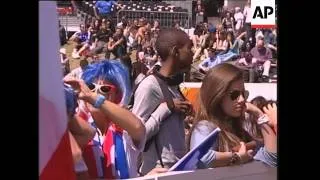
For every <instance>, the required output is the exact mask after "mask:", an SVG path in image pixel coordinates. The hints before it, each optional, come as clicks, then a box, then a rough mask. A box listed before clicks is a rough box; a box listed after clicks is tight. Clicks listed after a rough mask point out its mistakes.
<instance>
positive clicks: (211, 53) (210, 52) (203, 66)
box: [199, 48, 216, 74]
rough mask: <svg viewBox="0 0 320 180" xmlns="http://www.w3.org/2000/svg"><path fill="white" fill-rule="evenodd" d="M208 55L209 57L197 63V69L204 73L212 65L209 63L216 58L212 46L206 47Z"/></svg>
mask: <svg viewBox="0 0 320 180" xmlns="http://www.w3.org/2000/svg"><path fill="white" fill-rule="evenodd" d="M208 55H209V57H208V58H207V59H205V60H204V61H202V62H201V63H200V64H199V70H200V71H201V72H202V73H204V74H205V73H207V72H208V71H209V70H210V68H211V67H212V65H211V64H212V63H213V62H214V61H215V60H216V55H215V50H214V49H213V48H209V49H208Z"/></svg>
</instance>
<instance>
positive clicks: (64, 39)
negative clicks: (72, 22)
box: [59, 20, 67, 46]
mask: <svg viewBox="0 0 320 180" xmlns="http://www.w3.org/2000/svg"><path fill="white" fill-rule="evenodd" d="M59 37H60V46H63V45H65V44H66V43H67V34H66V29H65V28H64V26H62V25H61V22H60V20H59Z"/></svg>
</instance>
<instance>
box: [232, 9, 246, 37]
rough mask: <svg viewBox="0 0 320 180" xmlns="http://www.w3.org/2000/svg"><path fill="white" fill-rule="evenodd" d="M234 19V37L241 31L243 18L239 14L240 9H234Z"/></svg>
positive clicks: (240, 13)
mask: <svg viewBox="0 0 320 180" xmlns="http://www.w3.org/2000/svg"><path fill="white" fill-rule="evenodd" d="M234 19H235V21H236V27H235V33H236V34H235V36H238V35H239V31H240V30H241V29H242V27H243V23H244V21H243V20H244V16H243V14H242V12H241V9H240V7H236V8H235V14H234Z"/></svg>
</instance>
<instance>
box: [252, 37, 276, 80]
mask: <svg viewBox="0 0 320 180" xmlns="http://www.w3.org/2000/svg"><path fill="white" fill-rule="evenodd" d="M250 53H251V55H252V57H253V58H252V64H253V65H255V66H261V65H262V66H263V73H262V80H263V81H264V82H269V70H270V67H271V60H272V52H271V50H270V49H269V48H267V47H265V45H264V38H263V37H259V38H258V42H257V46H256V47H254V48H252V49H251V51H250Z"/></svg>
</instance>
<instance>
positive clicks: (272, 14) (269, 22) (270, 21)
mask: <svg viewBox="0 0 320 180" xmlns="http://www.w3.org/2000/svg"><path fill="white" fill-rule="evenodd" d="M275 6H276V5H275V0H251V12H252V21H251V28H273V27H275V25H276V9H275Z"/></svg>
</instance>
